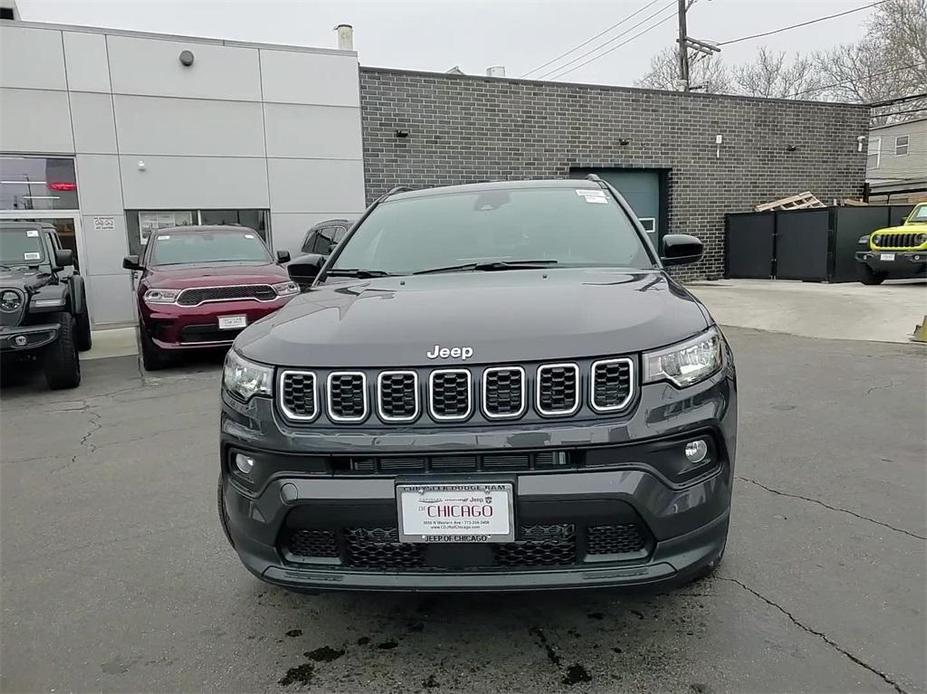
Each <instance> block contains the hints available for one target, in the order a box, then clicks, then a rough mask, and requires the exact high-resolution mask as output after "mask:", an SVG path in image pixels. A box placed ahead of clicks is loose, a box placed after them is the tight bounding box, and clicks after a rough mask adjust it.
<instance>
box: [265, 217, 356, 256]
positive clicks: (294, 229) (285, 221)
mask: <svg viewBox="0 0 927 694" xmlns="http://www.w3.org/2000/svg"><path fill="white" fill-rule="evenodd" d="M362 213H363V212H362V211H355V212H340V213H339V212H336V213H332V214H318V213H312V212H271V215H270V228H271V233H272V235H273V241H274V250H281V251H289V252H290V253H291V254H292V256H293V257H294V258H295V257H296V256H298V255H301V254H302V250H301V248H302V245H303V240H304V239H305V238H306V232H307V231H309V229H310V228H312V227H313V226H314V225H316V224H318V223H319V222H324V221H325V220H327V219H335V218H342V219H350V220H352V221H354V220H356V219H358V218H359V217H360V216H361V214H362Z"/></svg>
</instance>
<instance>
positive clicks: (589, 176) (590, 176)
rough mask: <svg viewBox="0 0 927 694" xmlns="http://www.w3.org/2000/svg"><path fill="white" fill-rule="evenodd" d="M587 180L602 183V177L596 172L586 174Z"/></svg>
mask: <svg viewBox="0 0 927 694" xmlns="http://www.w3.org/2000/svg"><path fill="white" fill-rule="evenodd" d="M586 180H587V181H595V182H596V183H602V179H601V178H599V176H598V174H594V173H591V174H586Z"/></svg>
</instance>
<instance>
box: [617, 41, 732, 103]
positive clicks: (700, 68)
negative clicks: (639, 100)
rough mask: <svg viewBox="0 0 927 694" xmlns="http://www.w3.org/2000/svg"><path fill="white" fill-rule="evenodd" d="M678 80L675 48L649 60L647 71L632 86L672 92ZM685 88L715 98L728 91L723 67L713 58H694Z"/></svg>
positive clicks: (728, 81) (726, 77) (729, 79)
mask: <svg viewBox="0 0 927 694" xmlns="http://www.w3.org/2000/svg"><path fill="white" fill-rule="evenodd" d="M678 80H679V57H678V54H677V53H676V49H675V48H672V47H667V48H664V49H663V50H662V51H660V52H659V53H657V54H656V55H655V56H653V58H651V59H650V70H649V71H648V72H647V73H646V74H645V75H644V76H643V77H641V78H640V79H639V80H637V82H635V84H636V85H637V86H638V87H646V88H648V89H670V90H676V89H677V88H678V87H677V85H678ZM689 84H691V85H692V87H691V88H692V89H698V90H700V91H705V92H711V93H715V94H717V93H729V92H730V91H731V78H730V75H729V73H728V69H727V66H725V65H724V63H722V62H721V61H720V60H719V59H718V58H716V57H715V56H706V55H703V54H698V55H696V56H694V57H692V58H690V60H689Z"/></svg>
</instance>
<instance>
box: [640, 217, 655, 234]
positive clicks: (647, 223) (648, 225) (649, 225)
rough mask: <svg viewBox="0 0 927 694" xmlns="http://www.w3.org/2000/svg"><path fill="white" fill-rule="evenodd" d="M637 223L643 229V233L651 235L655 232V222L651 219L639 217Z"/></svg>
mask: <svg viewBox="0 0 927 694" xmlns="http://www.w3.org/2000/svg"><path fill="white" fill-rule="evenodd" d="M637 221H639V222H640V223H641V226H642V227H644V231H646V232H647V233H648V234H652V233H653V232H655V231H656V230H657V220H656V219H654V218H653V217H639V218H638V220H637Z"/></svg>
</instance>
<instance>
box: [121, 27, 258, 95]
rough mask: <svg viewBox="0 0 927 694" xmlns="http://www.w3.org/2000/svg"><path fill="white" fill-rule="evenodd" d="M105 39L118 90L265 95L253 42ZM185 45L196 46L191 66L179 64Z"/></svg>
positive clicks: (149, 92)
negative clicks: (235, 44) (245, 45)
mask: <svg viewBox="0 0 927 694" xmlns="http://www.w3.org/2000/svg"><path fill="white" fill-rule="evenodd" d="M106 41H107V44H108V46H109V67H110V75H111V76H112V83H113V92H114V93H119V94H148V95H152V96H186V97H191V98H201V99H241V100H245V101H258V100H260V98H261V79H260V69H259V67H258V52H257V49H255V48H237V47H231V46H220V45H211V44H204V43H197V42H195V41H189V42H184V41H164V40H159V39H147V38H136V37H131V36H113V35H108V36H107V37H106ZM183 50H189V51H192V52H193V55H194V62H193V65H191V66H190V67H185V66H183V65H181V64H180V59H179V56H180V52H181V51H183Z"/></svg>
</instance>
